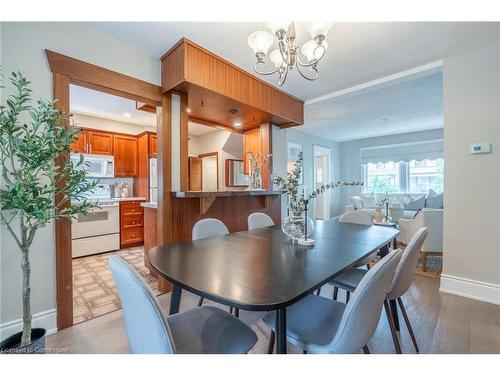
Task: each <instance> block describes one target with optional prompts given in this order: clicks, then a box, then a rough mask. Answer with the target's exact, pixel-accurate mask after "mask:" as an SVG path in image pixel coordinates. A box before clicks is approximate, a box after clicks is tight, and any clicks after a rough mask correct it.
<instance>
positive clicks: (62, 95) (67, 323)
mask: <svg viewBox="0 0 500 375" xmlns="http://www.w3.org/2000/svg"><path fill="white" fill-rule="evenodd" d="M53 91H54V99H57V101H56V102H55V107H56V109H57V110H59V111H60V112H61V113H64V114H69V78H68V77H67V76H65V75H63V74H59V73H54V75H53ZM64 125H65V126H69V121H67V120H66V121H65V123H64ZM68 158H69V153H68V152H66V153H63V154H60V155H59V156H58V157H57V159H56V165H62V164H64V163H66V162H67V160H68ZM65 183H66V182H65V181H62V182H61V183H60V185H59V186H57V190H58V191H59V190H60V189H62V188H63V187H64V184H65ZM62 198H63V197H62V196H61V194H60V193H56V195H55V202H56V204H58V203H59V202H60V201H61V199H62ZM70 204H71V203H70V202H66V203H65V204H64V206H66V207H69V206H70ZM61 208H64V207H61ZM55 226H56V230H55V232H56V273H57V276H56V299H57V328H58V329H63V328H67V327H71V326H72V325H73V260H72V257H71V220H67V219H58V220H56V221H55Z"/></svg>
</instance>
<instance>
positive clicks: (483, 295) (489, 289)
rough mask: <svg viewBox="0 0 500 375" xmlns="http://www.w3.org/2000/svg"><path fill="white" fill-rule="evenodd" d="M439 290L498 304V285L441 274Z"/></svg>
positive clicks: (499, 303) (499, 295) (499, 293)
mask: <svg viewBox="0 0 500 375" xmlns="http://www.w3.org/2000/svg"><path fill="white" fill-rule="evenodd" d="M439 291H440V292H444V293H448V294H455V295H457V296H461V297H467V298H472V299H475V300H478V301H483V302H488V303H493V304H495V305H500V285H497V284H491V283H485V282H483V281H477V280H471V279H466V278H464V277H458V276H453V275H446V274H441V286H440V288H439Z"/></svg>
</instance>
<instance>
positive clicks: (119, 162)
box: [113, 134, 138, 177]
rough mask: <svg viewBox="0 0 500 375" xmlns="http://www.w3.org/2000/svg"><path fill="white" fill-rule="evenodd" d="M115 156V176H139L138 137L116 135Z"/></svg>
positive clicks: (114, 142)
mask: <svg viewBox="0 0 500 375" xmlns="http://www.w3.org/2000/svg"><path fill="white" fill-rule="evenodd" d="M113 147H114V155H115V176H116V177H136V176H137V168H138V166H137V160H138V150H137V137H135V136H128V135H122V134H115V135H114V137H113Z"/></svg>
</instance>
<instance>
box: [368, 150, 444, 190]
mask: <svg viewBox="0 0 500 375" xmlns="http://www.w3.org/2000/svg"><path fill="white" fill-rule="evenodd" d="M363 176H364V180H363V182H364V191H365V192H367V193H371V192H374V193H386V192H388V193H402V192H407V193H427V192H428V191H429V189H432V190H434V191H435V192H437V193H441V192H442V191H443V189H444V160H443V159H441V158H439V159H434V160H411V161H409V162H406V161H400V162H387V163H368V164H363Z"/></svg>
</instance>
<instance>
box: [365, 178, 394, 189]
mask: <svg viewBox="0 0 500 375" xmlns="http://www.w3.org/2000/svg"><path fill="white" fill-rule="evenodd" d="M367 187H368V189H367V191H369V192H372V191H373V192H374V193H386V192H387V193H396V187H395V186H394V185H393V183H392V179H391V177H390V176H374V177H372V178H370V179H369V181H368V186H367Z"/></svg>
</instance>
